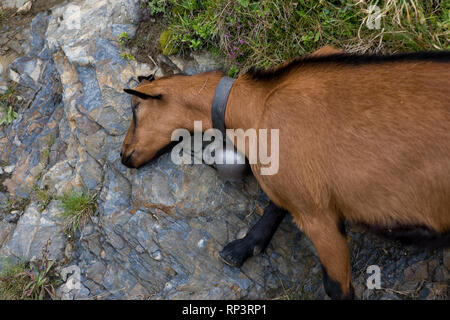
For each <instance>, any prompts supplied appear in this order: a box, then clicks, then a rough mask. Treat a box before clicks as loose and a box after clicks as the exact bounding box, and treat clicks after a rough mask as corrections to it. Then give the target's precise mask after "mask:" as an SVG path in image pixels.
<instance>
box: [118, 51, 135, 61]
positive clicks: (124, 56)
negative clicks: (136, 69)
mask: <svg viewBox="0 0 450 320" xmlns="http://www.w3.org/2000/svg"><path fill="white" fill-rule="evenodd" d="M120 57H121V58H122V59H125V60H134V57H133V55H132V54H131V53H129V52H122V53H121V54H120Z"/></svg>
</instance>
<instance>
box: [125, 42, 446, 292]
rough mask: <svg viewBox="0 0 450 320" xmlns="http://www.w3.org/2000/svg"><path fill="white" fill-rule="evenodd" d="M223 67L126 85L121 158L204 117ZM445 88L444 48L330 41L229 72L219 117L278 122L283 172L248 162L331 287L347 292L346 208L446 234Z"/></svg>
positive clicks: (136, 162) (372, 220)
mask: <svg viewBox="0 0 450 320" xmlns="http://www.w3.org/2000/svg"><path fill="white" fill-rule="evenodd" d="M222 76H223V74H222V73H221V72H217V71H216V72H208V73H202V74H198V75H194V76H184V75H177V76H171V77H163V78H160V79H155V80H154V81H143V82H142V83H141V84H140V85H139V86H138V87H137V88H136V89H135V90H126V91H127V92H128V93H132V94H133V99H132V110H133V114H134V121H133V122H132V124H131V126H130V129H129V131H128V133H127V135H126V137H125V140H124V142H123V146H122V151H121V152H122V161H123V163H124V164H126V165H127V166H129V167H139V166H141V165H143V164H145V163H146V162H148V161H149V160H151V159H152V158H153V157H154V155H155V154H156V153H157V151H158V150H160V149H161V148H163V147H165V146H166V145H168V144H169V143H170V142H171V141H170V137H171V133H172V131H174V130H175V129H177V128H186V129H188V130H190V131H192V130H193V129H194V120H199V121H202V122H203V129H204V130H206V129H208V128H211V104H212V101H213V97H214V92H215V89H216V86H217V84H218V83H219V81H220V79H221V78H222ZM449 96H450V53H449V52H429V53H411V54H397V55H392V56H370V55H369V56H366V55H352V54H343V53H339V52H336V51H335V50H334V49H330V48H325V49H322V50H321V51H319V52H316V53H315V54H313V55H311V56H307V57H303V58H298V59H296V60H294V61H292V62H290V63H287V64H284V65H281V66H280V67H278V68H275V69H271V70H266V71H264V70H250V71H249V72H247V73H246V74H244V75H242V76H240V77H239V78H238V79H237V80H236V81H235V82H234V84H233V87H232V89H231V92H230V95H229V99H228V103H227V108H226V115H225V124H226V127H227V128H233V129H237V128H241V129H244V130H247V129H249V128H254V129H260V128H267V129H279V137H280V143H279V171H278V173H277V174H275V175H261V174H260V167H262V165H261V164H259V163H257V164H253V165H252V171H253V173H254V175H255V177H256V179H257V180H258V182H259V184H260V185H261V187H262V189H263V190H264V191H265V192H266V194H267V195H268V196H269V198H270V199H271V201H273V203H274V204H276V205H277V206H279V207H281V208H283V209H286V210H287V211H289V212H290V213H291V215H292V216H293V218H294V220H295V222H296V223H297V225H298V227H299V228H300V229H301V230H302V231H303V232H304V233H305V234H306V235H307V236H308V237H309V238H310V239H311V240H312V242H313V244H314V246H315V248H316V250H317V252H318V255H319V258H320V261H321V263H322V266H323V270H324V285H325V290H326V292H327V294H328V295H330V296H331V297H332V298H335V299H344V298H352V297H353V287H352V285H351V271H350V254H349V249H348V244H347V240H346V236H345V232H344V231H343V228H342V226H343V221H345V220H347V221H350V222H354V223H362V224H365V225H369V226H375V227H378V228H386V229H399V228H409V227H418V228H420V230H423V231H424V232H428V233H436V234H439V235H441V236H442V237H445V238H444V245H449V237H448V235H449V234H448V232H449V231H450V103H449ZM241 138H242V137H241ZM235 142H236V141H235ZM242 151H244V152H245V154H246V155H247V156H248V152H249V150H248V148H246V150H242Z"/></svg>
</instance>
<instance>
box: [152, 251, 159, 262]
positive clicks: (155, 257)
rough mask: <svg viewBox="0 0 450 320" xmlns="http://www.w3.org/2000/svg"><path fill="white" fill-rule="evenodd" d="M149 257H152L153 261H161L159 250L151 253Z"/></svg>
mask: <svg viewBox="0 0 450 320" xmlns="http://www.w3.org/2000/svg"><path fill="white" fill-rule="evenodd" d="M151 257H152V258H153V259H155V260H156V261H161V260H162V254H161V251H160V250H156V251H153V252H152V253H151Z"/></svg>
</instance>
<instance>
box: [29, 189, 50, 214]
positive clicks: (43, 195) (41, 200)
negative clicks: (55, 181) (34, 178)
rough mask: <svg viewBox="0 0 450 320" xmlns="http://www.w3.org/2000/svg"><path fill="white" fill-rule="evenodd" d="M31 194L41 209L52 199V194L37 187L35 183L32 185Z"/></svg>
mask: <svg viewBox="0 0 450 320" xmlns="http://www.w3.org/2000/svg"><path fill="white" fill-rule="evenodd" d="M33 191H34V192H33V196H34V198H35V199H36V201H37V205H38V208H39V210H41V211H43V210H45V208H47V206H48V205H49V203H50V201H52V199H53V196H52V195H51V194H50V193H49V192H48V191H47V190H45V189H39V187H38V186H37V185H34V190H33Z"/></svg>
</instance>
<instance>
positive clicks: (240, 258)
mask: <svg viewBox="0 0 450 320" xmlns="http://www.w3.org/2000/svg"><path fill="white" fill-rule="evenodd" d="M286 214H287V211H286V210H283V209H281V208H280V207H278V206H276V205H275V204H273V203H272V202H270V204H269V205H268V206H267V208H266V209H265V210H264V214H263V216H262V217H261V219H259V221H258V222H257V223H256V224H255V225H254V226H253V227H252V228H251V229H250V230H249V231H248V232H247V234H246V235H245V237H244V238H242V239H238V240H234V241H232V242H230V243H229V244H227V245H226V246H225V247H224V248H223V249H222V251H221V252H220V253H219V256H220V258H221V259H222V260H223V261H224V262H225V263H226V264H228V265H230V266H232V267H241V266H242V265H243V264H244V262H245V260H247V259H248V258H249V257H252V256H255V255H258V254H260V253H261V252H262V251H264V249H265V248H266V247H267V245H268V244H269V242H270V240H271V239H272V236H273V235H274V233H275V231H276V230H277V229H278V226H279V225H280V223H281V221H282V220H283V218H284V217H285V216H286Z"/></svg>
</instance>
